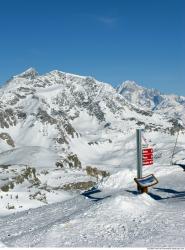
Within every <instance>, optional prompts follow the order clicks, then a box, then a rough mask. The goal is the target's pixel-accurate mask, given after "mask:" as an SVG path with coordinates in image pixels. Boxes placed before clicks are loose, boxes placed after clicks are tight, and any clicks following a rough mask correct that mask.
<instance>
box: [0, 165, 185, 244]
mask: <svg viewBox="0 0 185 250" xmlns="http://www.w3.org/2000/svg"><path fill="white" fill-rule="evenodd" d="M161 168H163V171H161V172H160V171H158V172H159V173H160V174H159V175H157V174H156V176H157V177H158V179H159V184H158V185H157V186H155V187H154V188H150V190H149V195H148V194H138V193H137V191H136V187H135V184H134V183H130V184H128V185H123V186H124V187H123V188H122V189H121V188H119V189H117V188H115V189H113V188H107V187H106V185H105V187H104V186H103V185H102V186H101V185H100V187H99V188H100V190H102V191H101V192H99V193H95V194H92V195H91V197H94V198H95V197H96V198H97V199H87V198H86V197H84V196H82V195H76V196H75V197H73V198H71V199H68V200H66V201H63V202H60V203H54V204H50V205H46V206H42V207H39V208H36V209H29V210H27V211H24V212H19V213H15V214H12V215H8V216H5V217H1V218H0V242H1V246H3V245H5V246H8V247H183V246H184V245H185V240H184V235H185V227H184V225H185V211H184V206H185V191H184V175H185V173H184V172H183V170H182V169H181V168H179V167H178V166H169V165H168V166H162V167H161ZM153 170H154V169H153ZM157 170H158V168H157V167H156V173H157ZM164 172H165V173H166V174H165V175H164ZM125 174H128V171H122V172H120V175H119V176H117V178H118V182H119V179H123V176H124V175H125ZM107 181H109V182H111V177H110V180H107ZM112 181H113V182H114V181H115V180H114V178H113V176H112ZM98 198H104V199H98Z"/></svg>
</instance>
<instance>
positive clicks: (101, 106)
mask: <svg viewBox="0 0 185 250" xmlns="http://www.w3.org/2000/svg"><path fill="white" fill-rule="evenodd" d="M124 88H125V90H124ZM126 89H127V90H126ZM142 96H143V100H144V101H143V102H142V101H141V99H142ZM164 100H166V99H165V96H164V95H161V94H160V93H159V92H158V91H156V90H150V91H147V90H146V89H143V88H141V87H138V86H137V85H136V84H135V83H129V82H127V83H126V86H125V87H124V86H122V87H120V88H119V89H118V91H117V90H116V89H114V88H113V87H112V86H111V85H109V84H107V83H103V82H100V81H97V80H96V79H94V78H92V77H85V76H78V75H74V74H69V73H64V72H61V71H57V70H55V71H51V72H49V73H47V74H44V75H39V74H38V73H37V72H36V71H35V70H34V69H33V68H31V69H28V70H27V71H25V72H23V73H21V74H19V75H16V76H14V77H12V78H11V79H10V80H9V81H8V82H7V83H6V84H5V85H4V86H3V87H2V88H1V89H0V189H1V190H2V191H3V192H2V202H1V211H2V212H4V213H7V209H8V211H10V212H11V211H14V209H16V210H22V209H25V208H30V207H35V206H38V205H41V204H47V203H52V202H54V201H60V200H63V199H66V198H69V197H71V195H72V196H73V195H74V194H75V192H76V190H85V189H88V188H89V187H92V186H94V185H95V184H97V183H100V181H103V183H104V184H103V185H104V186H105V187H106V186H108V187H109V188H110V187H112V188H115V187H116V186H117V187H119V185H124V184H123V183H127V181H128V180H127V179H129V181H133V178H134V176H135V165H136V164H135V158H136V156H135V155H136V149H135V129H136V128H137V127H142V128H145V136H146V138H147V140H148V143H149V144H151V145H153V146H154V147H155V150H156V151H155V152H156V153H155V157H156V164H157V163H160V162H163V163H164V161H166V163H169V159H170V156H171V151H172V149H170V150H171V151H169V152H164V154H162V153H161V152H160V149H161V148H163V149H164V147H165V146H164V145H163V144H161V143H160V139H161V138H163V139H164V140H166V141H168V146H169V145H170V147H171V148H172V145H173V143H174V140H175V137H174V135H175V132H176V131H178V129H179V123H178V121H177V120H176V118H179V117H178V116H176V115H175V114H174V116H172V115H168V114H169V113H167V114H163V112H162V111H161V110H162V107H163V110H165V108H164V102H163V101H164ZM182 100H183V98H182ZM179 103H180V102H179ZM145 104H146V106H147V108H145ZM179 105H180V104H179ZM181 105H182V106H183V103H182V104H181ZM159 107H161V109H160V110H159V111H160V112H153V111H154V109H155V110H156V111H157V110H158V108H159ZM166 110H167V108H166ZM168 112H169V108H168ZM165 113H166V112H165ZM170 114H172V113H170ZM179 116H180V113H179ZM172 118H173V119H172ZM180 129H181V131H182V132H183V131H184V128H183V127H182V126H181V127H180ZM182 140H183V136H182ZM168 146H167V147H168ZM181 151H182V150H181ZM178 159H179V158H178ZM123 172H124V173H123ZM120 173H122V174H120ZM115 176H116V178H117V177H118V176H119V178H118V179H117V181H116V182H115V181H113V182H110V180H114V178H115ZM106 180H107V181H106ZM113 183H114V184H113ZM74 190H75V192H73V191H74ZM7 194H8V195H7ZM11 209H12V210H11Z"/></svg>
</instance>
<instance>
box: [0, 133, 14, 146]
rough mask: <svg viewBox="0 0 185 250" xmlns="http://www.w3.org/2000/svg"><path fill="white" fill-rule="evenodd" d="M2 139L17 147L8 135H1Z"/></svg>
mask: <svg viewBox="0 0 185 250" xmlns="http://www.w3.org/2000/svg"><path fill="white" fill-rule="evenodd" d="M0 139H2V140H4V141H6V143H7V144H8V145H10V146H12V147H13V148H14V147H15V144H14V141H13V139H12V138H11V136H10V135H9V134H8V133H1V134H0Z"/></svg>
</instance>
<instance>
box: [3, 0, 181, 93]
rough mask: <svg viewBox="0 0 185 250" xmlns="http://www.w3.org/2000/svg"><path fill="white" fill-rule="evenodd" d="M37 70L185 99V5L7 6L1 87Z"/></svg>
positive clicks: (99, 0)
mask: <svg viewBox="0 0 185 250" xmlns="http://www.w3.org/2000/svg"><path fill="white" fill-rule="evenodd" d="M29 67H34V68H36V70H37V71H38V72H39V73H40V74H43V73H46V72H48V71H51V70H54V69H58V70H61V71H65V72H71V73H76V74H80V75H91V76H94V77H95V78H97V79H98V80H101V81H105V82H108V83H111V84H113V86H116V85H118V84H120V83H122V82H123V81H125V80H128V79H129V80H135V81H136V82H138V83H139V84H141V85H143V86H145V87H154V88H158V89H159V90H161V91H162V92H166V93H176V94H180V95H185V70H184V69H185V1H184V0H65V1H64V0H0V83H1V84H2V83H3V82H5V81H6V80H8V79H9V78H10V77H11V76H12V75H15V74H18V73H21V72H23V71H24V70H26V69H27V68H29Z"/></svg>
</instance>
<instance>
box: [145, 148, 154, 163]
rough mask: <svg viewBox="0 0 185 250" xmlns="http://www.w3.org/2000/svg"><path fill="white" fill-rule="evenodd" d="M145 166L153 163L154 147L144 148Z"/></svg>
mask: <svg viewBox="0 0 185 250" xmlns="http://www.w3.org/2000/svg"><path fill="white" fill-rule="evenodd" d="M142 160H143V166H146V165H152V164H153V148H144V149H143V150H142Z"/></svg>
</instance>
